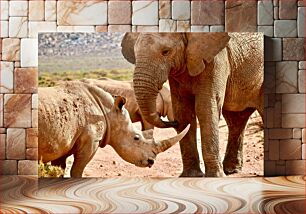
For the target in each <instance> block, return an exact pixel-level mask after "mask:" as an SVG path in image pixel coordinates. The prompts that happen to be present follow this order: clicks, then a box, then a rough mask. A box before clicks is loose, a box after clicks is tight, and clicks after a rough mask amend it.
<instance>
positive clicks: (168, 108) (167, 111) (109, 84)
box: [81, 78, 174, 130]
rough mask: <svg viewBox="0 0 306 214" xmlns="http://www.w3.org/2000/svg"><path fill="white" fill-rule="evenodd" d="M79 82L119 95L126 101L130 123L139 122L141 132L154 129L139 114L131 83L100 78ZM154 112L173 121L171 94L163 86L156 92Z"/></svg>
mask: <svg viewBox="0 0 306 214" xmlns="http://www.w3.org/2000/svg"><path fill="white" fill-rule="evenodd" d="M81 81H82V82H86V83H89V84H94V85H96V86H98V87H99V88H102V89H103V90H105V91H106V92H108V93H110V94H112V95H120V96H123V97H125V98H126V100H127V101H126V104H125V108H126V110H128V112H129V114H130V117H131V120H132V122H133V123H135V122H138V121H140V122H141V126H142V130H149V129H153V128H154V126H153V125H152V124H150V123H148V122H147V121H146V120H145V119H144V118H143V116H142V114H141V111H140V109H139V106H138V104H137V101H136V98H135V94H134V89H133V82H132V81H118V80H113V79H109V78H102V79H99V80H96V79H82V80H81ZM156 111H157V112H158V114H159V115H160V116H163V117H166V116H167V118H168V120H174V117H173V111H172V103H171V94H170V91H169V89H168V88H167V87H166V86H163V87H162V89H161V90H160V91H159V92H158V95H157V98H156Z"/></svg>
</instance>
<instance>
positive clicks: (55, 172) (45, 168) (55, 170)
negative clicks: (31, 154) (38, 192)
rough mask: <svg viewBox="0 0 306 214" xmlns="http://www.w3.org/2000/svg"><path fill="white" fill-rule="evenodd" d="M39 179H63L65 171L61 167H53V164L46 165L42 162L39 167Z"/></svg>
mask: <svg viewBox="0 0 306 214" xmlns="http://www.w3.org/2000/svg"><path fill="white" fill-rule="evenodd" d="M38 177H39V178H62V177H64V170H63V169H62V168H61V167H59V166H52V165H51V163H46V164H44V163H43V162H42V161H41V160H40V161H39V165H38Z"/></svg>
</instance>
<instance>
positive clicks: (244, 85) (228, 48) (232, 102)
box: [121, 32, 264, 177]
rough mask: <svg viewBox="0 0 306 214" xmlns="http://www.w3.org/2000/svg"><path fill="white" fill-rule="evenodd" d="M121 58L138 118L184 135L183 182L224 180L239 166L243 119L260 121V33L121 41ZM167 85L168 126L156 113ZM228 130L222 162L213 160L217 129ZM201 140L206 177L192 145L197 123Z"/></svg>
mask: <svg viewBox="0 0 306 214" xmlns="http://www.w3.org/2000/svg"><path fill="white" fill-rule="evenodd" d="M121 47H122V50H121V52H122V54H123V56H124V58H125V59H126V60H127V61H129V62H130V63H133V64H135V69H134V74H133V84H134V91H135V96H136V100H137V102H138V105H139V107H140V110H141V112H142V114H143V116H144V118H145V119H146V120H147V121H148V122H149V123H151V124H153V125H154V126H156V127H160V128H165V127H174V128H176V130H177V131H181V130H183V128H184V127H185V126H186V124H189V123H190V124H191V127H190V130H189V132H188V133H187V135H186V136H185V137H184V138H183V139H182V140H181V141H180V148H181V155H182V162H183V171H182V173H181V175H180V176H182V177H185V176H188V177H199V176H200V177H202V176H206V177H223V176H225V174H231V173H236V172H238V171H239V170H241V169H242V164H243V137H244V130H245V127H246V124H247V121H248V119H249V116H250V115H251V114H252V113H253V112H254V111H256V110H257V111H258V112H259V113H260V115H261V117H262V118H263V108H264V105H263V93H264V90H263V35H262V33H227V32H216V33H126V34H125V35H124V37H123V39H122V42H121ZM166 80H169V84H170V92H171V100H172V108H173V114H174V119H175V120H174V121H164V120H162V119H161V118H160V117H159V115H158V113H157V112H156V105H155V100H156V96H157V94H158V90H160V89H161V87H162V85H163V83H164V82H165V81H166ZM221 114H222V115H223V116H224V118H225V120H226V122H227V125H228V128H229V134H228V144H227V148H226V153H225V157H224V160H223V161H222V162H221V158H220V154H219V129H218V122H219V120H220V116H221ZM197 119H198V121H199V125H200V133H201V146H202V149H201V150H202V156H203V159H204V166H205V174H204V173H203V172H202V171H201V169H200V163H199V153H198V150H197V145H196V139H197V137H196V128H197V124H196V120H197Z"/></svg>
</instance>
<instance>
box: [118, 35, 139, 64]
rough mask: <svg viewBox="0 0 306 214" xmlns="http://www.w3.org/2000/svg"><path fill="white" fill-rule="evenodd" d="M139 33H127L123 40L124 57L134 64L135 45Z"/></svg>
mask: <svg viewBox="0 0 306 214" xmlns="http://www.w3.org/2000/svg"><path fill="white" fill-rule="evenodd" d="M138 35H139V33H126V34H125V35H124V37H123V39H122V42H121V47H122V49H121V52H122V54H123V56H124V58H125V59H126V60H127V61H129V62H130V63H132V64H135V61H136V60H135V53H134V45H135V43H136V40H137V38H138Z"/></svg>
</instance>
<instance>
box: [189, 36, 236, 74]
mask: <svg viewBox="0 0 306 214" xmlns="http://www.w3.org/2000/svg"><path fill="white" fill-rule="evenodd" d="M186 37H187V41H188V44H187V48H186V56H187V68H188V71H189V75H190V76H197V75H199V74H200V73H201V72H202V71H204V69H205V62H207V63H210V62H211V61H212V60H213V59H214V57H215V56H216V55H217V54H218V53H219V52H220V51H221V50H222V49H223V48H225V47H226V45H227V43H228V42H229V40H230V36H229V35H228V33H225V32H224V33H223V32H217V33H187V34H186ZM204 61H205V62H204Z"/></svg>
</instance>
